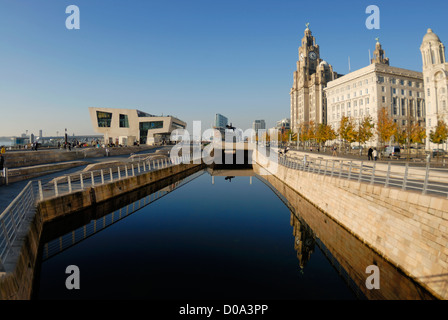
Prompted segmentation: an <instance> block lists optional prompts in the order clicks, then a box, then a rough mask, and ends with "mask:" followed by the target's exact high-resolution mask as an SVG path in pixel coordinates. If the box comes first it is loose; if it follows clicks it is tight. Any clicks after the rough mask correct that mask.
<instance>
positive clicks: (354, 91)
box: [325, 41, 425, 145]
mask: <svg viewBox="0 0 448 320" xmlns="http://www.w3.org/2000/svg"><path fill="white" fill-rule="evenodd" d="M325 93H326V94H325V95H326V99H327V123H328V124H329V125H331V126H332V127H333V129H334V130H336V131H337V130H338V129H339V126H340V121H341V119H342V117H344V116H345V117H349V118H350V117H351V118H353V119H354V120H355V121H356V122H357V121H359V120H361V119H362V118H364V117H365V116H371V117H372V120H373V122H374V123H375V124H376V123H377V122H378V112H379V111H380V110H381V108H385V109H386V110H387V112H388V114H389V116H390V117H391V118H392V119H393V120H394V121H395V122H396V123H397V125H398V126H401V127H404V126H406V125H407V124H413V123H416V122H418V123H420V124H421V125H422V126H423V127H424V126H425V98H424V87H423V76H422V73H421V72H417V71H411V70H406V69H401V68H396V67H391V66H390V65H389V59H388V58H386V57H385V53H384V50H383V49H382V47H381V44H380V43H379V41H378V42H377V43H376V49H375V52H374V58H373V59H372V60H371V64H370V65H369V66H367V67H364V68H362V69H359V70H356V71H354V72H351V73H349V74H347V75H345V76H342V77H340V78H338V79H336V80H333V81H330V82H329V83H328V84H327V88H326V89H325ZM375 137H376V135H375V136H374V139H372V141H371V142H370V143H371V144H372V145H376V144H377V143H378V140H377V139H376V138H375Z"/></svg>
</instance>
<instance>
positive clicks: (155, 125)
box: [140, 121, 163, 131]
mask: <svg viewBox="0 0 448 320" xmlns="http://www.w3.org/2000/svg"><path fill="white" fill-rule="evenodd" d="M162 128H163V121H151V122H140V131H141V130H146V131H147V130H153V129H162Z"/></svg>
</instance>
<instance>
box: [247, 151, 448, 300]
mask: <svg viewBox="0 0 448 320" xmlns="http://www.w3.org/2000/svg"><path fill="white" fill-rule="evenodd" d="M254 152H255V153H256V154H255V157H254V159H256V164H255V167H257V165H258V166H259V168H258V171H259V173H260V174H261V175H270V174H272V175H274V176H275V177H277V178H278V179H280V180H281V181H283V183H285V184H286V185H288V186H289V187H290V188H292V189H293V190H295V191H296V192H297V193H299V194H300V195H301V196H302V197H303V198H305V199H306V200H307V201H309V202H311V203H312V204H313V205H314V206H315V207H316V208H318V209H319V210H321V211H323V212H324V213H325V214H327V215H328V216H329V217H331V218H332V219H333V220H335V221H336V222H337V223H338V224H339V225H341V226H342V227H344V228H345V229H346V230H348V231H349V232H350V233H352V234H353V235H354V236H356V237H357V238H358V239H359V240H361V241H362V242H363V243H365V244H366V245H368V246H369V247H370V248H372V249H373V250H374V251H376V252H378V253H379V254H380V255H381V256H382V257H383V258H385V259H386V260H387V261H389V262H391V263H392V264H393V265H395V266H396V267H397V268H399V269H400V270H401V271H402V272H404V273H405V274H406V275H407V276H409V277H411V278H413V279H415V280H416V281H417V282H418V283H421V284H422V286H423V287H425V288H426V289H427V290H428V291H429V292H431V293H432V294H433V295H434V296H436V297H437V298H440V299H447V298H448V199H445V198H440V197H434V196H429V195H423V194H421V193H416V192H413V191H404V190H401V189H394V188H385V187H381V186H375V185H370V184H366V183H359V182H356V181H349V180H345V179H339V178H337V177H330V176H324V175H318V174H313V173H308V172H303V171H299V170H293V169H290V168H286V167H283V166H280V165H278V166H277V165H276V164H275V163H272V162H270V161H269V160H268V159H266V158H264V157H263V156H262V155H261V154H259V153H258V152H257V151H254Z"/></svg>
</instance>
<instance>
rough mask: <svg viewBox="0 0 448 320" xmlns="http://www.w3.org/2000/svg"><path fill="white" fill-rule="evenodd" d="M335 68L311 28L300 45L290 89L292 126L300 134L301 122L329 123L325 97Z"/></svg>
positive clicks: (334, 75)
mask: <svg viewBox="0 0 448 320" xmlns="http://www.w3.org/2000/svg"><path fill="white" fill-rule="evenodd" d="M337 76H338V75H337V73H336V72H333V67H332V66H331V65H329V64H328V63H327V62H325V61H324V60H322V59H321V58H320V48H319V45H317V44H316V39H315V38H314V36H313V35H312V33H311V30H310V29H309V25H308V24H307V28H306V29H305V35H304V37H303V39H302V42H301V47H300V48H299V60H298V61H297V70H296V71H295V72H294V84H293V87H292V89H291V93H290V95H291V129H292V131H293V132H295V133H298V132H299V128H300V126H301V124H302V123H304V124H308V123H309V122H310V121H313V122H314V123H315V124H319V123H326V109H327V106H326V99H325V97H324V88H325V87H326V85H327V83H328V82H329V81H331V80H334V79H336V78H337Z"/></svg>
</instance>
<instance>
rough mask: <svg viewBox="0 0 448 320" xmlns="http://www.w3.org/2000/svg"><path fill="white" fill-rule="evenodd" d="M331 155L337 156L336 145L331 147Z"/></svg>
mask: <svg viewBox="0 0 448 320" xmlns="http://www.w3.org/2000/svg"><path fill="white" fill-rule="evenodd" d="M333 156H334V157H337V156H338V153H337V152H336V147H333Z"/></svg>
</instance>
